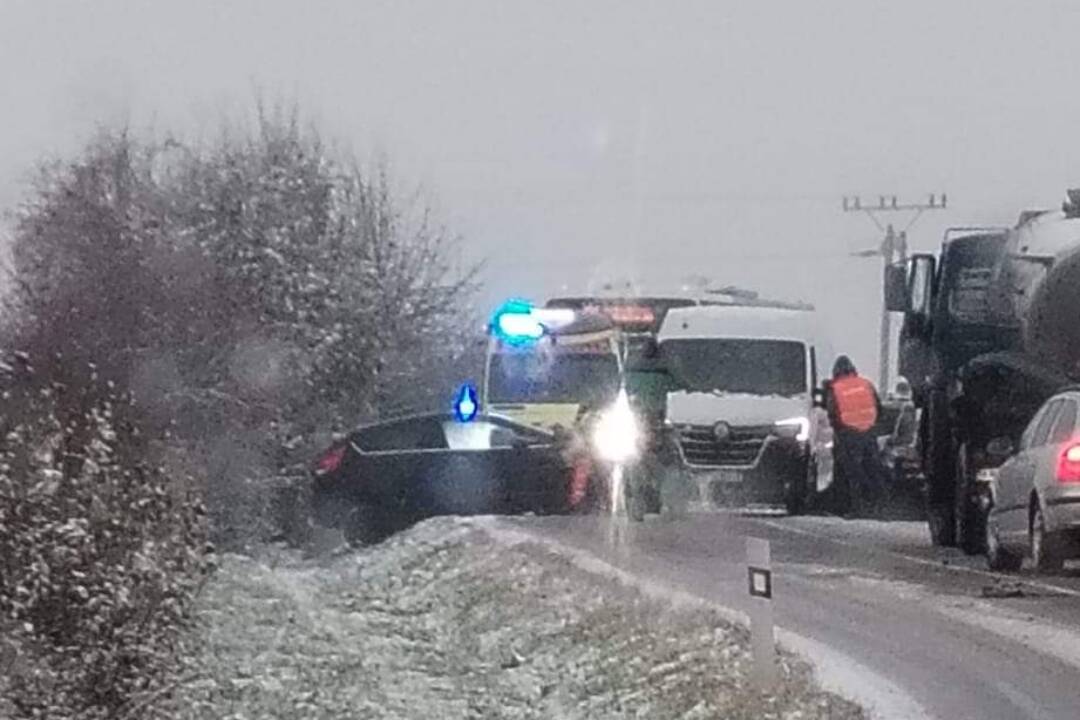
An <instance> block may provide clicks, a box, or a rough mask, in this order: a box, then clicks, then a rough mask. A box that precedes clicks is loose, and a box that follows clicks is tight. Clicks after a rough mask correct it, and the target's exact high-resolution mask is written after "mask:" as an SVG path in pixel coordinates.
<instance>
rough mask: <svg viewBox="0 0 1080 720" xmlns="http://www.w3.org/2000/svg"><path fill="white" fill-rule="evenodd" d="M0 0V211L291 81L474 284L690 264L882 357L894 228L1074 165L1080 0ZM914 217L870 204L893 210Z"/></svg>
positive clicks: (1050, 197)
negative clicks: (888, 246)
mask: <svg viewBox="0 0 1080 720" xmlns="http://www.w3.org/2000/svg"><path fill="white" fill-rule="evenodd" d="M582 5H583V4H582V3H578V2H545V3H531V4H525V3H505V2H495V1H491V2H479V1H474V2H472V1H471V2H457V3H447V2H436V1H434V0H423V1H420V0H417V1H415V2H407V3H404V2H395V1H387V2H346V1H342V2H280V1H279V2H271V1H269V0H247V1H244V2H227V3H225V2H210V1H209V0H189V1H185V2H179V1H176V2H171V3H166V2H156V3H138V2H95V3H85V2H44V1H42V2H36V1H30V0H27V1H25V2H19V1H18V0H0V108H3V112H2V115H0V117H2V119H3V129H4V132H3V133H0V158H3V165H2V166H0V206H3V207H5V208H10V207H11V206H13V205H14V204H15V203H16V202H17V201H18V199H19V198H20V196H21V193H22V192H23V188H24V187H25V182H26V179H27V177H28V174H29V172H30V170H31V168H32V167H33V165H34V163H35V162H36V161H37V160H38V159H40V158H41V157H43V156H48V155H53V156H56V155H63V154H64V153H70V152H72V151H73V150H74V149H76V148H77V147H78V146H79V143H80V142H82V141H84V140H85V139H86V138H87V137H89V136H90V135H91V134H92V132H93V131H94V128H95V127H96V126H97V125H99V124H102V123H104V124H116V123H128V124H130V125H132V126H133V127H136V128H140V129H142V128H149V129H154V130H158V131H164V130H176V131H178V132H181V133H184V134H186V135H187V136H188V137H190V138H194V139H197V138H199V137H206V136H208V135H210V134H213V133H215V132H217V129H218V127H219V126H220V124H221V122H222V120H223V119H224V118H236V117H238V116H242V115H243V114H244V113H249V112H250V111H251V107H252V105H253V99H254V98H255V97H257V96H259V95H261V96H263V97H267V98H270V99H277V98H284V99H286V100H293V99H295V100H296V101H297V102H298V103H299V104H300V106H301V108H302V109H303V110H304V112H305V114H306V117H307V118H308V119H309V120H311V121H312V122H313V123H315V124H316V125H318V126H319V127H320V128H322V129H323V130H325V131H326V133H327V134H329V135H330V136H333V137H335V138H336V139H337V140H338V141H339V142H340V143H341V145H343V146H344V147H345V148H346V149H349V150H352V151H354V152H356V153H357V154H358V155H359V156H360V157H362V158H367V159H369V160H372V159H375V158H379V157H385V158H386V159H388V161H389V163H390V165H391V167H392V170H393V173H394V175H395V177H396V179H397V182H398V183H399V186H400V187H401V188H402V189H403V191H412V190H414V189H416V188H420V189H421V191H422V192H423V193H425V194H427V195H428V196H430V197H431V198H434V200H435V204H436V207H437V209H438V211H439V213H440V215H441V217H442V218H443V219H444V220H445V222H446V223H447V224H448V225H449V226H451V227H452V228H454V229H455V230H456V231H458V232H460V233H461V235H462V237H463V240H464V245H463V249H464V252H465V254H466V256H467V258H469V259H486V260H487V265H486V270H485V275H484V279H485V289H484V293H483V296H482V300H483V302H485V303H493V302H495V301H496V300H497V299H499V298H501V297H504V296H506V295H524V296H532V297H536V298H542V297H544V296H546V295H549V294H552V293H555V292H559V291H564V290H568V291H580V290H583V289H587V288H588V287H589V285H590V284H594V283H598V282H602V281H604V280H608V279H614V278H622V277H631V278H635V279H637V280H638V281H640V282H642V283H644V284H645V286H646V289H652V290H662V289H664V288H665V287H670V286H671V285H673V284H678V283H679V282H680V280H681V279H682V278H684V277H685V276H687V275H689V274H702V275H707V276H709V277H711V278H714V279H716V280H717V281H719V282H725V283H737V284H739V285H743V286H749V287H754V288H757V289H760V290H762V291H764V292H767V293H771V294H778V295H782V296H784V297H788V298H792V299H804V300H809V301H812V302H814V303H816V304H817V305H818V306H819V307H820V308H821V309H822V310H823V311H824V313H825V315H826V317H827V321H828V326H829V328H830V330H831V332H832V334H833V342H834V344H835V345H836V346H837V347H838V348H840V349H844V350H848V351H850V352H851V354H852V355H853V356H854V358H855V360H856V362H857V363H859V364H860V365H862V366H865V368H866V369H868V370H872V369H873V367H874V366H875V365H876V363H875V354H876V342H877V340H876V338H877V335H876V333H877V313H878V308H879V298H880V289H879V278H880V260H876V259H855V258H851V257H849V253H850V252H851V251H854V250H860V249H865V248H868V247H873V246H875V245H876V244H877V243H879V242H880V233H879V231H878V230H877V229H876V228H875V226H874V225H873V224H872V223H871V221H870V220H869V219H868V218H866V217H865V216H862V215H859V214H850V213H849V214H845V213H843V212H842V211H841V205H840V199H841V197H842V196H843V195H845V194H848V195H850V194H854V193H862V194H863V196H864V198H874V199H876V197H877V195H878V194H880V193H885V194H889V195H893V194H896V195H897V196H898V197H899V198H900V199H901V201H904V200H913V201H922V200H925V198H926V195H927V194H928V193H930V192H938V193H940V192H947V193H948V194H949V200H950V209H949V210H948V211H944V212H942V211H938V212H932V213H927V214H925V215H924V216H923V217H921V218H920V219H919V220H918V223H917V224H915V225H914V226H913V227H912V229H911V231H910V233H909V235H910V241H911V243H912V244H913V245H914V246H915V248H923V249H929V248H932V247H934V246H935V245H936V243H937V242H939V240H940V236H941V231H942V230H943V228H945V227H947V226H948V225H951V224H972V223H1011V222H1013V221H1015V219H1016V217H1017V215H1018V214H1019V212H1020V211H1021V210H1022V209H1025V208H1030V207H1047V206H1053V205H1056V204H1057V203H1058V202H1059V201H1060V198H1061V197H1062V195H1063V191H1064V189H1065V188H1066V187H1067V186H1070V185H1074V184H1080V182H1078V181H1080V177H1078V176H1077V175H1076V174H1070V170H1071V169H1072V168H1075V167H1078V166H1080V143H1077V142H1075V139H1076V129H1075V119H1076V118H1077V117H1080V95H1078V94H1077V93H1076V92H1075V91H1074V90H1073V85H1074V80H1073V78H1071V75H1070V73H1071V70H1072V69H1073V67H1074V65H1075V60H1076V59H1077V53H1078V50H1077V45H1076V39H1075V37H1074V36H1075V28H1078V27H1080V6H1077V5H1076V4H1075V3H1068V2H1062V3H1049V2H1046V3H1034V2H1032V3H1023V4H1020V3H1004V2H986V1H983V2H964V3H941V2H924V1H919V2H914V1H912V2H902V3H901V2H886V3H877V2H860V3H854V2H852V3H794V2H791V3H769V2H746V3H739V4H735V3H717V2H680V3H656V2H632V1H630V0H620V1H619V2H591V3H588V6H587V7H582ZM911 219H912V218H911V216H910V215H905V214H903V213H900V214H895V215H890V216H883V218H882V220H883V221H886V222H887V221H894V222H896V223H897V224H898V226H900V227H903V226H905V225H906V224H907V223H908V221H910V220H911Z"/></svg>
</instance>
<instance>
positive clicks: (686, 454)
mask: <svg viewBox="0 0 1080 720" xmlns="http://www.w3.org/2000/svg"><path fill="white" fill-rule="evenodd" d="M817 327H818V326H817V321H816V315H815V314H814V312H812V311H811V310H796V309H790V308H781V307H760V306H740V305H727V306H703V307H688V308H678V309H673V310H671V311H670V312H669V313H668V314H667V316H666V317H665V318H664V322H663V325H662V326H661V328H660V332H659V334H658V336H657V339H658V342H659V345H660V353H661V357H662V358H663V364H664V366H665V367H666V369H667V370H668V372H669V373H670V374H671V376H672V380H673V382H674V386H675V387H676V388H677V389H676V390H675V391H672V392H669V393H668V396H667V407H666V417H665V423H666V425H667V426H668V428H669V431H670V436H671V439H672V440H673V442H674V445H675V447H676V448H677V450H678V457H679V460H680V461H681V464H682V466H683V467H684V468H685V469H687V470H690V471H692V472H694V474H695V476H696V478H697V479H698V480H699V487H700V489H701V491H702V493H703V495H704V496H703V497H702V498H701V499H702V500H703V501H706V502H711V501H713V500H714V499H716V498H718V497H720V496H722V495H736V496H738V497H739V498H740V499H741V500H743V501H745V502H748V503H751V504H757V503H761V504H768V505H783V506H785V507H786V508H787V509H788V511H789V512H792V513H797V512H800V511H801V510H802V509H803V508H804V507H805V503H806V501H807V500H808V499H809V498H810V497H811V496H812V494H814V493H816V492H819V491H821V490H824V489H825V488H826V487H828V485H830V484H831V483H832V429H831V428H830V427H829V421H828V416H827V413H826V412H825V410H824V409H823V408H822V407H820V402H819V398H820V392H819V390H820V387H821V385H820V381H821V379H822V373H823V372H827V368H829V367H830V366H831V364H832V362H833V359H834V358H833V353H832V349H831V347H830V346H829V343H828V342H827V341H826V340H825V339H824V337H823V336H822V334H821V333H820V332H819V331H818V329H817Z"/></svg>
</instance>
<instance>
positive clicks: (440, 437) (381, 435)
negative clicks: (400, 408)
mask: <svg viewBox="0 0 1080 720" xmlns="http://www.w3.org/2000/svg"><path fill="white" fill-rule="evenodd" d="M352 439H353V442H354V443H356V445H357V446H358V447H359V448H360V449H361V450H363V451H366V452H386V451H393V450H440V449H445V448H446V447H447V443H446V435H445V434H444V433H443V428H442V425H441V424H440V423H439V421H438V420H437V419H435V418H425V417H421V418H409V419H407V420H402V421H399V422H393V423H389V424H385V425H372V426H370V427H366V428H361V429H360V430H359V431H357V432H356V433H355V434H354V435H353V438H352Z"/></svg>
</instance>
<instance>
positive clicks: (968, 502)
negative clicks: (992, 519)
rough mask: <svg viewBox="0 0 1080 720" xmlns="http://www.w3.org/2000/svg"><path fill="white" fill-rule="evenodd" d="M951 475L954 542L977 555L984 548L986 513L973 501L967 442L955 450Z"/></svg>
mask: <svg viewBox="0 0 1080 720" xmlns="http://www.w3.org/2000/svg"><path fill="white" fill-rule="evenodd" d="M953 477H954V478H955V483H956V506H955V508H954V510H953V517H954V518H955V521H956V544H957V545H958V546H959V547H960V549H961V550H963V551H964V553H965V554H967V555H978V554H980V553H982V552H984V551H985V550H986V548H985V540H986V528H985V527H983V524H984V522H985V518H986V514H985V513H984V512H983V511H982V510H981V509H980V508H979V506H978V505H977V504H976V502H975V495H974V490H975V472H974V468H972V466H971V454H970V453H969V452H968V446H967V443H964V444H961V445H960V447H959V448H957V450H956V471H955V472H954V474H953Z"/></svg>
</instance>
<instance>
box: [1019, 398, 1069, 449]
mask: <svg viewBox="0 0 1080 720" xmlns="http://www.w3.org/2000/svg"><path fill="white" fill-rule="evenodd" d="M1060 408H1061V401H1060V400H1054V401H1053V402H1052V403H1050V404H1049V405H1047V406H1046V408H1044V409H1043V412H1042V415H1041V416H1040V417H1039V419H1038V422H1037V423H1036V424H1035V429H1034V430H1033V431H1031V435H1030V436H1029V437H1028V440H1029V443H1028V444H1027V445H1026V446H1025V447H1027V448H1037V447H1042V446H1043V445H1045V444H1046V441H1047V439H1048V438H1049V437H1050V428H1051V427H1052V426H1053V424H1054V420H1055V419H1056V418H1057V414H1058V410H1059V409H1060Z"/></svg>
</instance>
